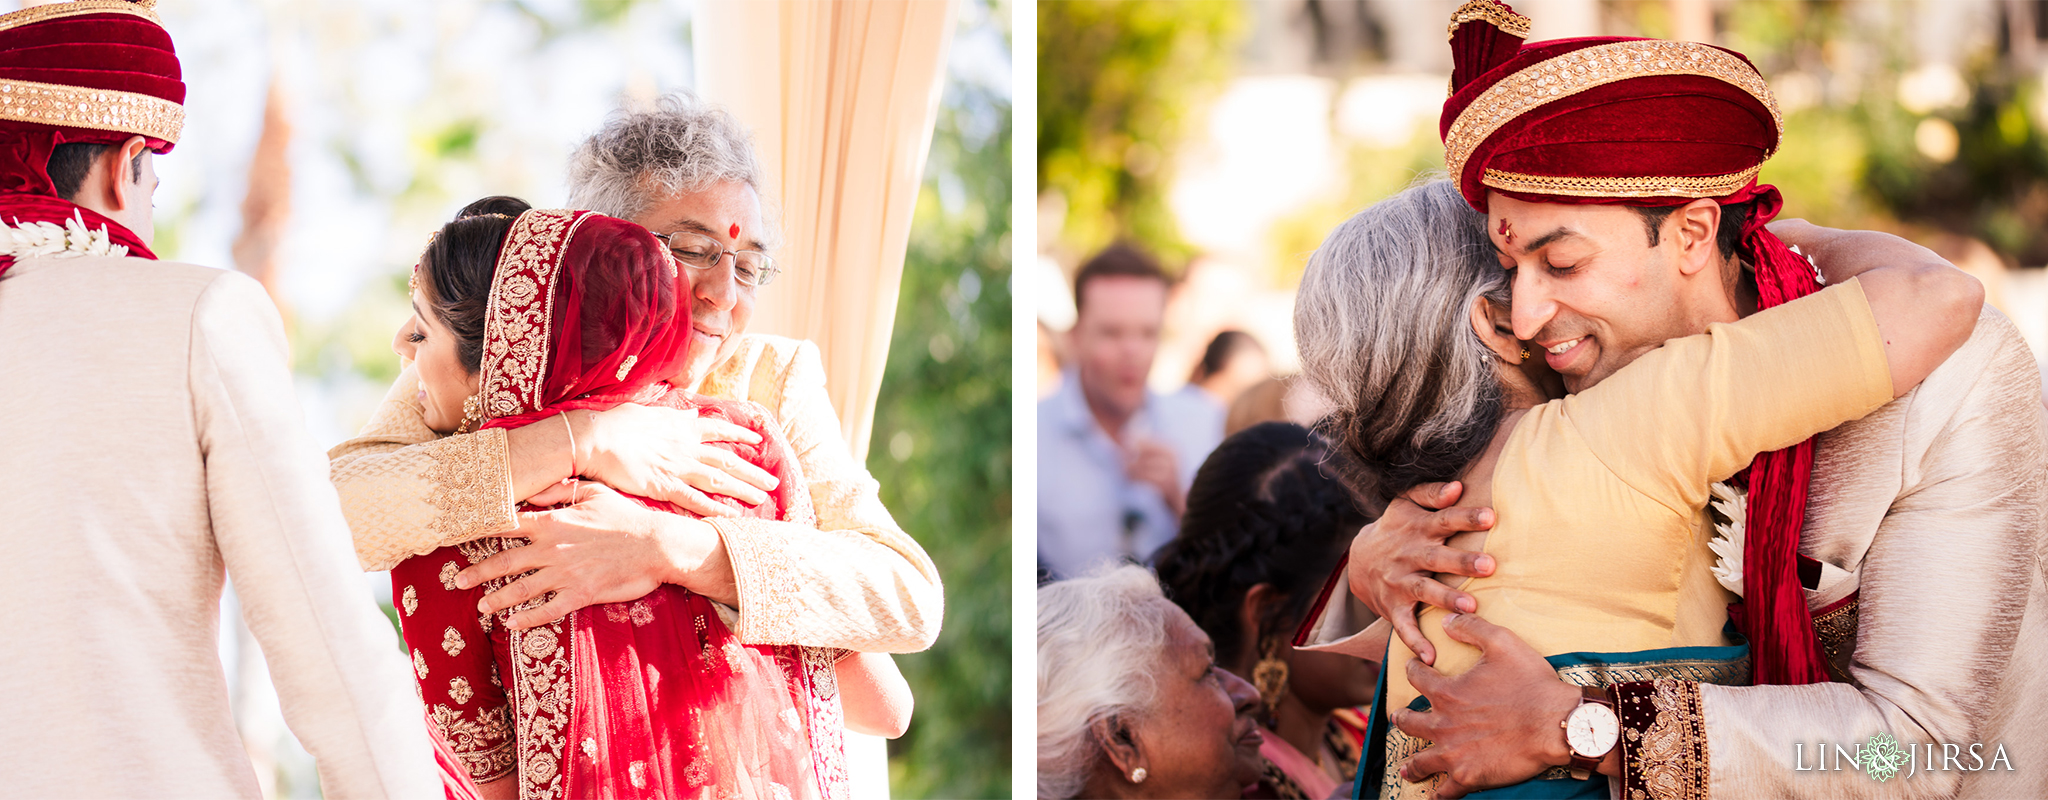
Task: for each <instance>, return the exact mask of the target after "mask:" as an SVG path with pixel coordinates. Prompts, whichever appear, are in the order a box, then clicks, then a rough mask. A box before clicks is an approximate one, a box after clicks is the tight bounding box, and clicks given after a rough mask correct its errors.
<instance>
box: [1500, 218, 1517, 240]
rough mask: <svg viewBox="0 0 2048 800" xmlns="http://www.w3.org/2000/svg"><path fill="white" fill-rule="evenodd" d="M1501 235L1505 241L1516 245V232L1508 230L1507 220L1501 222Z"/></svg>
mask: <svg viewBox="0 0 2048 800" xmlns="http://www.w3.org/2000/svg"><path fill="white" fill-rule="evenodd" d="M1500 235H1501V238H1503V239H1506V240H1507V242H1508V244H1514V243H1515V234H1514V231H1511V230H1509V229H1508V221H1507V220H1501V221H1500Z"/></svg>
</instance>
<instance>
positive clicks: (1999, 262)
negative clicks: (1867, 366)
mask: <svg viewBox="0 0 2048 800" xmlns="http://www.w3.org/2000/svg"><path fill="white" fill-rule="evenodd" d="M1458 5H1459V0H1270V1H1253V2H1235V1H1233V0H1202V1H1201V2H1154V1H1153V0H1127V1H1126V2H1091V3H1042V4H1040V5H1039V7H1038V20H1039V32H1038V33H1039V87H1038V98H1039V115H1040V120H1039V143H1038V148H1039V167H1038V169H1039V173H1038V179H1039V184H1038V189H1039V195H1038V202H1039V227H1040V235H1039V249H1040V252H1041V258H1040V259H1039V262H1038V263H1037V264H1036V265H1034V266H1033V269H1034V270H1036V271H1037V273H1038V274H1037V275H1036V276H1034V278H1033V280H1034V283H1035V285H1037V286H1039V287H1041V288H1040V296H1041V297H1048V292H1055V291H1060V290H1061V287H1064V286H1070V285H1071V275H1072V271H1073V270H1074V268H1075V267H1076V266H1077V265H1078V264H1079V263H1080V262H1081V261H1082V260H1084V259H1085V258H1087V256H1088V255H1089V254H1090V253H1092V252H1093V251H1094V250H1096V249H1098V248H1100V247H1101V246H1103V245H1104V244H1106V243H1108V242H1110V241H1113V240H1130V241H1134V242H1137V243H1140V244H1141V245H1143V246H1145V247H1147V248H1149V249H1152V250H1155V251H1157V252H1159V253H1161V254H1163V255H1164V256H1165V257H1166V259H1167V261H1168V263H1169V264H1170V265H1171V266H1172V267H1173V268H1176V269H1178V270H1180V274H1181V282H1180V284H1179V285H1178V286H1177V288H1176V291H1175V294H1174V298H1173V301H1172V306H1171V308H1170V309H1169V311H1168V317H1167V330H1166V332H1165V341H1164V342H1163V344H1162V346H1161V350H1160V355H1159V357H1158V360H1157V361H1156V362H1155V367H1154V370H1153V374H1152V381H1153V384H1154V387H1155V388H1157V389H1160V390H1162V391H1165V390H1171V389H1172V388H1173V387H1175V386H1178V385H1179V384H1180V383H1181V382H1182V381H1185V380H1186V379H1187V376H1188V375H1189V367H1190V366H1191V365H1192V364H1193V363H1194V362H1195V360H1196V359H1198V358H1199V356H1200V354H1201V349H1202V347H1203V346H1204V345H1206V344H1207V343H1208V342H1209V340H1210V339H1211V337H1213V336H1214V335H1215V334H1216V333H1217V332H1218V331H1221V330H1225V329H1230V328H1236V329H1242V330H1246V331H1249V332H1251V333H1253V334H1254V335H1255V336H1258V337H1259V339H1260V340H1261V341H1262V342H1263V343H1264V344H1265V345H1266V346H1267V347H1268V348H1269V350H1270V351H1271V353H1272V361H1273V364H1274V367H1275V369H1276V370H1277V371H1280V372H1282V373H1286V372H1290V371H1292V370H1294V369H1296V368H1297V365H1298V360H1297V358H1296V356H1295V353H1294V349H1293V344H1292V316H1293V315H1292V302H1293V301H1292V298H1293V290H1294V286H1295V284H1296V283H1297V281H1298V280H1299V276H1300V273H1301V270H1302V268H1303V267H1304V266H1305V265H1306V263H1307V258H1308V255H1309V254H1310V253H1311V252H1313V251H1314V249H1315V248H1316V246H1317V245H1318V244H1320V243H1321V241H1322V237H1323V235H1324V234H1326V233H1327V232H1329V231H1330V230H1331V229H1332V228H1334V227H1335V226H1336V224H1337V223H1338V222H1339V221H1341V220H1342V219H1344V218H1345V217H1346V216H1348V215H1349V214H1351V213H1353V212H1355V211H1357V210H1358V209H1360V208H1363V207H1365V206H1367V205H1370V204H1371V203H1373V202H1375V201H1377V200H1379V199H1381V198H1384V197H1386V196H1388V195H1389V194H1392V193H1393V192H1396V191H1399V190H1400V189H1401V188H1403V187H1405V186H1406V185H1408V184H1409V183H1410V182H1411V181H1413V180H1414V179H1415V178H1416V177H1417V176H1418V175H1421V174H1425V173H1428V172H1431V171H1438V172H1440V171H1441V170H1442V169H1443V148H1442V146H1441V144H1440V142H1439V140H1438V135H1437V122H1438V117H1439V114H1440V111H1441V109H1442V103H1443V100H1444V97H1445V92H1446V87H1447V86H1448V85H1449V79H1450V50H1449V46H1448V44H1447V41H1446V29H1447V25H1448V22H1449V19H1450V15H1451V13H1452V11H1453V10H1455V9H1456V7H1457V6H1458ZM1511 5H1513V6H1514V7H1515V9H1516V10H1517V11H1520V12H1522V13H1524V14H1526V15H1528V16H1530V17H1531V18H1533V20H1534V28H1533V30H1532V31H1531V33H1530V39H1531V40H1541V39H1552V38H1561V37H1568V36H1589V35H1602V36H1648V37H1656V38H1667V39H1687V40H1693V41H1704V42H1710V43H1713V44H1717V45H1721V46H1724V47H1729V48H1732V49H1735V50H1738V51H1740V52H1742V53H1744V54H1746V55H1748V56H1749V57H1750V59H1751V60H1753V61H1754V62H1755V63H1756V64H1757V66H1758V68H1759V69H1761V70H1762V72H1763V74H1764V75H1765V77H1766V78H1767V79H1769V80H1770V81H1771V84H1772V88H1773V90H1774V91H1775V92H1776V93H1777V95H1778V99H1779V102H1780V104H1781V105H1782V106H1783V108H1784V111H1785V124H1786V135H1785V140H1784V143H1783V145H1782V146H1781V148H1780V149H1779V152H1778V154H1777V155H1776V156H1775V157H1774V158H1772V160H1771V161H1769V162H1768V163H1766V164H1765V166H1764V170H1763V173H1762V178H1761V180H1763V181H1764V182H1767V183H1773V184H1776V185H1777V186H1779V187H1780V188H1781V189H1782V190H1783V191H1784V194H1785V199H1786V209H1785V211H1784V213H1783V215H1782V216H1785V217H1803V218H1806V219H1809V220H1812V221H1814V222H1816V223H1818V224H1821V225H1827V226H1832V227H1844V228H1869V229H1878V230H1886V231H1891V232H1894V233H1898V234H1900V235H1903V236H1906V237H1907V238H1910V239H1913V240H1915V241H1918V242H1920V243H1922V244H1925V245H1927V246H1929V247H1931V248H1933V249H1935V250H1936V251H1937V252H1939V253H1941V254H1942V255H1944V256H1945V257H1947V258H1949V259H1950V260H1951V261H1954V262H1955V263H1956V264H1957V265H1958V266H1961V267H1962V268H1964V269H1966V270H1968V271H1970V272H1972V273H1973V274H1975V275H1977V276H1978V277H1979V278H1981V279H1983V280H1984V282H1985V284H1986V287H1987V288H1988V290H1989V296H1990V300H1991V302H1992V303H1994V304H1995V305H1997V306H1998V307H1999V308H2000V309H2002V310H2003V311H2004V312H2005V313H2006V314H2007V315H2008V316H2010V317H2012V318H2013V320H2014V321H2015V322H2016V323H2018V325H2019V326H2020V328H2021V330H2022V331H2023V332H2024V333H2025V335H2026V337H2027V340H2028V342H2029V343H2030V344H2032V345H2033V347H2034V349H2035V352H2036V354H2037V355H2041V354H2048V270H2043V269H2041V268H2042V267H2043V266H2044V265H2048V3H2043V2H2040V1H2039V0H1520V1H1519V2H1511ZM1062 302H1067V303H1070V302H1071V301H1070V300H1069V299H1066V298H1064V297H1062V296H1059V295H1050V297H1049V300H1048V301H1045V302H1041V310H1040V319H1041V321H1042V324H1043V325H1044V326H1045V329H1046V332H1047V333H1046V335H1044V336H1041V343H1042V344H1041V351H1042V356H1041V360H1042V361H1049V360H1050V359H1053V358H1055V357H1056V356H1057V352H1056V347H1055V345H1056V344H1057V343H1058V333H1059V332H1060V331H1061V330H1062V329H1063V326H1064V323H1065V321H1066V320H1068V319H1070V315H1071V312H1070V311H1068V312H1062V311H1060V310H1059V309H1060V307H1061V303H1062ZM1041 374H1042V375H1045V376H1047V377H1046V378H1045V379H1044V380H1054V379H1056V375H1057V373H1056V372H1054V371H1052V370H1050V369H1042V370H1041ZM1039 389H1040V392H1041V393H1044V392H1046V391H1049V389H1048V387H1046V386H1043V385H1041V386H1040V387H1039ZM1296 400H1297V402H1296V408H1297V411H1298V413H1301V414H1312V413H1314V412H1313V403H1312V402H1306V401H1301V400H1300V399H1298V398H1297V399H1296Z"/></svg>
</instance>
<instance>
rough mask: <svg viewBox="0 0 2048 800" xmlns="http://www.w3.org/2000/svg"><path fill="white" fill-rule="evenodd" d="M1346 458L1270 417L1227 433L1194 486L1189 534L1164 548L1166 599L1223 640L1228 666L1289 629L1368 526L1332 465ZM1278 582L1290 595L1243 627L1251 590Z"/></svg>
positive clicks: (1221, 654) (1186, 525)
mask: <svg viewBox="0 0 2048 800" xmlns="http://www.w3.org/2000/svg"><path fill="white" fill-rule="evenodd" d="M1334 457H1338V456H1337V455H1336V454H1335V453H1334V452H1332V449H1331V448H1330V446H1329V444H1328V443H1327V442H1325V441H1324V440H1323V438H1322V437H1321V436H1318V435H1316V434H1314V433H1311V432H1309V430H1308V429H1307V428H1303V427H1301V426H1300V425H1295V424H1292V423H1287V422H1267V423H1263V424H1260V425H1255V426H1252V427H1250V428H1246V429H1244V430H1242V431H1239V432H1237V434H1236V435H1234V436H1231V437H1230V438H1228V439H1225V440H1223V443H1222V444H1220V445H1217V447H1216V450H1215V451H1214V452H1212V453H1210V454H1209V458H1208V460H1206V461H1203V462H1202V468H1201V470H1200V471H1198V472H1196V473H1195V483H1194V486H1193V487H1191V488H1189V489H1188V507H1187V513H1186V514H1184V515H1182V516H1181V523H1180V535H1179V536H1177V537H1175V538H1174V540H1173V541H1171V542H1168V543H1167V545H1166V547H1165V548H1163V549H1161V550H1160V551H1159V555H1158V558H1157V571H1158V573H1159V582H1160V584H1161V585H1162V586H1164V587H1165V589H1166V596H1167V597H1168V598H1171V599H1172V600H1173V602H1174V603H1176V604H1178V605H1179V606H1180V607H1181V609H1182V610H1184V611H1186V612H1188V616H1190V617H1193V618H1194V620H1195V624H1196V625H1200V626H1201V628H1202V630H1203V631H1204V632H1206V633H1208V634H1209V638H1210V639H1212V640H1214V641H1215V642H1216V659H1217V661H1218V662H1220V663H1224V664H1233V663H1237V662H1238V660H1239V659H1240V658H1242V657H1243V655H1244V654H1245V653H1246V652H1247V650H1246V648H1251V649H1252V650H1253V651H1256V649H1257V648H1258V647H1259V646H1260V642H1259V641H1258V639H1259V637H1260V636H1262V635H1266V636H1270V635H1274V634H1276V633H1277V634H1279V635H1282V636H1286V635H1289V634H1291V633H1292V632H1293V630H1294V627H1295V626H1296V625H1298V624H1300V622H1301V618H1302V617H1303V616H1304V615H1306V614H1307V613H1308V606H1309V604H1310V603H1311V602H1313V601H1314V600H1315V596H1316V592H1317V590H1319V589H1321V588H1322V584H1323V580H1324V579H1325V578H1328V577H1329V575H1330V570H1331V569H1333V568H1335V567H1336V566H1337V559H1338V558H1339V557H1341V556H1342V555H1343V553H1344V550H1345V548H1346V547H1347V546H1349V544H1350V542H1351V537H1352V535H1353V534H1355V533H1357V532H1358V528H1359V527H1360V526H1362V525H1364V524H1365V523H1366V521H1367V520H1366V516H1365V514H1364V512H1362V511H1360V510H1359V507H1358V505H1357V504H1356V503H1355V502H1353V499H1352V495H1351V493H1350V491H1349V490H1347V489H1346V488H1345V487H1344V485H1343V483H1342V482H1340V481H1339V480H1338V479H1337V478H1336V477H1335V476H1334V475H1333V474H1332V473H1331V472H1330V471H1329V470H1328V469H1327V468H1326V467H1325V462H1327V461H1328V460H1330V459H1331V458H1334ZM1261 583H1264V584H1269V585H1271V586H1272V587H1273V589H1274V590H1275V591H1276V592H1277V593H1278V594H1279V596H1280V597H1281V598H1282V600H1281V602H1279V603H1276V604H1275V605H1274V606H1273V607H1272V609H1271V610H1270V611H1269V612H1268V613H1267V615H1266V619H1263V620H1260V622H1259V624H1260V628H1261V629H1260V630H1257V631H1245V630H1242V624H1241V622H1240V620H1239V616H1238V609H1239V608H1241V607H1242V606H1243V604H1244V598H1245V594H1246V593H1248V592H1250V591H1251V588H1252V587H1253V586H1255V585H1258V584H1261Z"/></svg>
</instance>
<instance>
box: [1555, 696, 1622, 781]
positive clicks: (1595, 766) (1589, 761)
mask: <svg viewBox="0 0 2048 800" xmlns="http://www.w3.org/2000/svg"><path fill="white" fill-rule="evenodd" d="M1579 693H1580V694H1581V695H1582V696H1583V698H1582V699H1581V700H1580V703H1581V704H1585V703H1599V704H1600V705H1603V706H1606V707H1607V708H1608V710H1610V711H1611V710H1614V700H1613V699H1612V698H1610V697H1608V696H1607V689H1606V688H1604V687H1600V686H1581V687H1579ZM1619 716H1620V715H1618V714H1617V715H1616V718H1617V719H1619ZM1567 719H1569V717H1567ZM1614 744H1615V746H1616V747H1620V746H1621V742H1620V741H1619V740H1618V739H1617V740H1616V741H1615V743H1614ZM1564 751H1565V754H1566V755H1567V756H1569V757H1570V758H1571V763H1570V764H1569V765H1567V767H1568V768H1569V769H1570V770H1571V772H1572V777H1574V778H1578V779H1580V780H1585V779H1586V778H1589V777H1592V775H1593V773H1596V772H1599V771H1600V762H1601V760H1602V759H1605V758H1607V754H1606V753H1601V754H1600V755H1597V756H1590V757H1588V756H1582V755H1579V751H1577V750H1573V749H1572V746H1571V742H1569V741H1567V742H1565V746H1564ZM1610 752H1611V749H1610Z"/></svg>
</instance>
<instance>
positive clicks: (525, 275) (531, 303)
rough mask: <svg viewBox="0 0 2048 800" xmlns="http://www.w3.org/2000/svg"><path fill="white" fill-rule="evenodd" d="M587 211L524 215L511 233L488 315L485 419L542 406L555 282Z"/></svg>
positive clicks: (501, 254) (483, 369) (483, 385)
mask: <svg viewBox="0 0 2048 800" xmlns="http://www.w3.org/2000/svg"><path fill="white" fill-rule="evenodd" d="M590 216H591V215H590V214H589V213H587V212H578V211H551V210H535V211H528V212H526V213H524V214H521V215H519V218H518V219H517V220H516V221H514V222H513V223H512V230H510V231H508V232H506V234H505V246H504V248H503V249H501V250H500V251H499V253H498V264H497V272H496V277H494V278H493V279H492V285H491V295H490V297H491V299H490V304H489V305H488V306H487V307H486V308H485V311H484V352H483V363H482V365H481V369H480V372H481V373H482V377H481V387H480V389H479V392H480V393H481V394H482V395H483V403H484V415H485V416H486V417H489V418H496V417H507V416H512V415H514V414H523V413H526V412H529V411H532V410H534V409H537V408H539V407H540V406H541V405H542V403H541V398H540V390H541V386H542V384H544V383H545V382H546V378H547V372H548V355H549V351H550V349H551V347H552V336H551V330H550V329H551V327H552V326H553V325H554V315H555V292H554V289H555V281H556V280H557V279H558V278H559V277H560V275H561V264H562V257H563V256H564V255H565V254H567V253H568V247H567V244H568V241H569V239H570V237H572V236H574V235H575V234H576V228H578V227H580V226H582V224H583V221H584V220H586V219H589V218H590Z"/></svg>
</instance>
